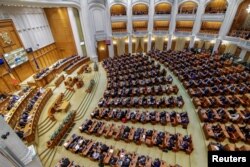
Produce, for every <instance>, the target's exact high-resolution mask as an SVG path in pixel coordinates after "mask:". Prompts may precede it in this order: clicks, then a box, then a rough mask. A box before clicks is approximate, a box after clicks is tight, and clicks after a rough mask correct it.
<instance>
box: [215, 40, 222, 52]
mask: <svg viewBox="0 0 250 167" xmlns="http://www.w3.org/2000/svg"><path fill="white" fill-rule="evenodd" d="M220 43H221V40H220V39H216V41H215V44H214V48H213V53H214V52H215V51H218V49H219V46H220Z"/></svg>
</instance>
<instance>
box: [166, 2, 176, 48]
mask: <svg viewBox="0 0 250 167" xmlns="http://www.w3.org/2000/svg"><path fill="white" fill-rule="evenodd" d="M177 14H178V1H173V4H172V11H171V17H170V18H171V20H170V25H169V38H168V46H167V50H169V49H171V46H172V38H173V35H174V32H175V26H176V15H177Z"/></svg>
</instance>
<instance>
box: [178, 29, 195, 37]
mask: <svg viewBox="0 0 250 167" xmlns="http://www.w3.org/2000/svg"><path fill="white" fill-rule="evenodd" d="M174 35H175V36H177V37H187V36H191V35H192V31H180V30H179V31H178V30H177V31H175V33H174Z"/></svg>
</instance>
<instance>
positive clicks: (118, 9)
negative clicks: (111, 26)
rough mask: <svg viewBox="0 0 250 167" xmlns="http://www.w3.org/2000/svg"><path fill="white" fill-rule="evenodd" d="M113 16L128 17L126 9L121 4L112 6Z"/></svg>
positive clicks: (111, 12)
mask: <svg viewBox="0 0 250 167" xmlns="http://www.w3.org/2000/svg"><path fill="white" fill-rule="evenodd" d="M110 14H111V16H123V15H126V7H125V6H124V5H121V4H115V5H112V6H111V8H110Z"/></svg>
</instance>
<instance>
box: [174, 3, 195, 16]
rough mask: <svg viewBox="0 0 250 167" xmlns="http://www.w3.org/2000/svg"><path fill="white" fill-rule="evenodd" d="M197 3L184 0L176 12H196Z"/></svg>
mask: <svg viewBox="0 0 250 167" xmlns="http://www.w3.org/2000/svg"><path fill="white" fill-rule="evenodd" d="M197 7H198V5H197V3H195V2H192V1H188V2H184V3H182V4H181V5H180V6H179V9H178V13H179V14H196V11H197Z"/></svg>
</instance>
